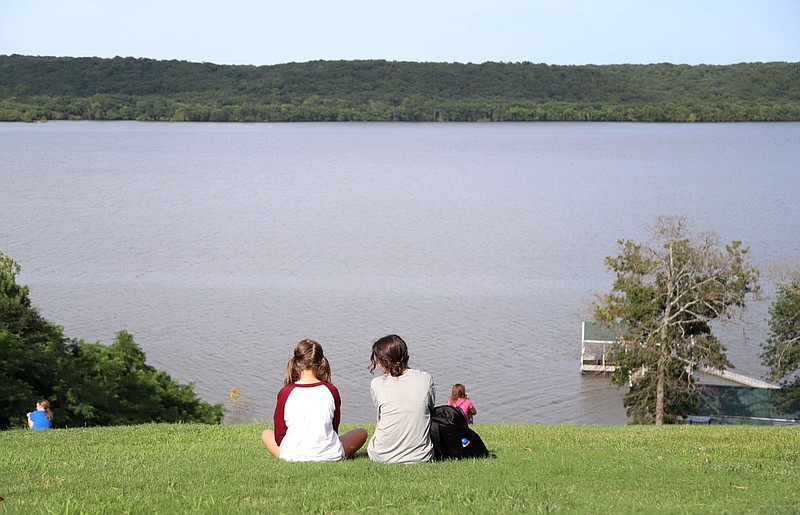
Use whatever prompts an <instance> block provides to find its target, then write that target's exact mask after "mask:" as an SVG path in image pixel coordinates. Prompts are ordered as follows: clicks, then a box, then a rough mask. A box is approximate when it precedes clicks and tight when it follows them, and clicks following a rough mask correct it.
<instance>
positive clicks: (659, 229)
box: [594, 217, 758, 424]
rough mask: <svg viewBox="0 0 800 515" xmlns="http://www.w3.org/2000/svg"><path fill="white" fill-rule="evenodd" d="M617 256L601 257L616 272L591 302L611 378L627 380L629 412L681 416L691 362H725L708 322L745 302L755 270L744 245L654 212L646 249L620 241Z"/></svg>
mask: <svg viewBox="0 0 800 515" xmlns="http://www.w3.org/2000/svg"><path fill="white" fill-rule="evenodd" d="M619 244H620V254H619V255H618V256H611V257H608V258H606V265H607V267H608V268H609V270H611V271H612V272H614V273H615V274H616V279H615V281H614V285H613V288H612V291H611V292H610V293H608V294H605V295H603V296H600V297H599V298H598V300H597V301H596V302H595V306H594V315H595V317H596V320H597V321H598V322H599V323H601V324H603V325H604V326H606V327H607V328H609V329H610V330H612V331H613V332H614V333H615V334H616V335H617V341H616V342H615V344H614V345H613V346H612V350H611V352H610V353H609V359H610V360H611V361H612V362H615V363H617V365H618V367H617V370H616V373H615V375H614V377H613V380H614V381H615V382H617V383H622V382H626V383H627V382H628V381H629V380H630V381H631V382H632V386H631V389H630V391H629V392H628V394H627V395H626V396H625V400H624V403H625V406H626V408H628V414H629V415H630V416H633V417H634V418H635V420H637V421H639V422H651V421H654V422H655V423H656V424H662V423H664V422H670V421H672V420H674V418H675V417H676V416H678V415H685V414H687V410H688V409H689V408H691V407H692V406H693V405H694V402H695V397H694V396H695V394H696V391H697V388H698V385H697V384H696V382H695V380H694V378H693V375H692V373H693V370H694V369H695V368H696V367H702V366H710V367H714V368H725V367H730V366H731V364H730V363H729V362H728V360H727V357H726V355H725V346H724V345H723V344H722V343H721V342H720V341H719V340H717V339H716V338H715V337H714V335H713V334H712V331H711V322H712V321H713V320H717V319H723V318H725V317H728V316H730V315H731V313H732V312H733V311H734V310H735V309H736V308H741V307H744V305H745V301H746V299H747V297H748V295H750V294H753V293H755V292H756V291H757V279H758V272H757V271H756V269H755V268H754V267H752V266H751V265H750V264H749V263H748V261H747V252H748V249H747V248H744V247H742V246H741V243H740V242H736V241H734V242H732V243H731V244H729V245H726V246H725V249H724V251H723V250H720V248H719V247H720V244H719V241H718V237H717V236H716V235H715V234H713V233H704V234H702V235H700V236H699V237H698V238H696V239H694V240H693V239H692V238H691V236H690V234H689V232H688V227H687V222H686V220H685V219H684V218H682V217H660V218H658V219H657V221H656V225H655V227H654V242H653V243H652V244H651V245H648V246H642V245H638V244H636V243H634V242H632V241H630V240H626V241H620V242H619Z"/></svg>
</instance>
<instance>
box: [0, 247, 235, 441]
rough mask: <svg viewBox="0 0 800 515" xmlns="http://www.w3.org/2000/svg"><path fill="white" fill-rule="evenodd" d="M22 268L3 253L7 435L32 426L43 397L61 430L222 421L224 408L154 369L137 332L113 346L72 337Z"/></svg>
mask: <svg viewBox="0 0 800 515" xmlns="http://www.w3.org/2000/svg"><path fill="white" fill-rule="evenodd" d="M19 270H20V267H19V265H18V264H17V263H16V262H14V261H13V260H12V259H11V258H10V257H8V256H5V255H3V253H2V252H0V430H2V429H7V428H11V427H26V418H25V414H26V413H27V412H29V411H32V410H34V409H35V405H36V403H37V402H38V401H39V400H41V399H47V400H49V401H50V404H51V406H52V408H53V412H54V414H55V420H54V421H53V423H54V425H55V427H80V426H109V425H127V424H141V423H146V422H203V423H209V424H217V423H220V422H221V421H222V418H223V415H224V409H223V407H222V405H221V404H215V405H211V404H209V403H207V402H204V401H202V400H200V399H199V398H198V396H197V395H196V394H195V392H194V389H193V387H192V385H191V384H189V385H183V384H179V383H177V382H176V381H174V380H173V379H172V378H171V377H170V376H169V374H167V373H166V372H164V371H162V370H157V369H155V368H154V367H152V366H151V365H148V364H147V363H146V362H145V355H144V352H143V351H142V349H141V347H139V346H138V345H137V344H136V343H135V342H134V340H133V336H132V335H131V334H130V333H128V332H126V331H120V332H119V333H117V337H116V339H115V341H114V343H112V344H111V345H103V344H101V343H88V342H85V341H83V340H76V339H72V338H68V337H67V336H66V335H65V334H64V332H63V329H62V328H61V327H60V326H58V325H55V324H53V323H51V322H49V321H47V320H45V319H44V318H43V317H42V316H41V314H39V312H38V310H37V309H36V308H35V307H34V306H32V305H31V301H30V297H29V295H28V287H27V286H22V285H19V284H17V282H16V276H17V274H18V273H19Z"/></svg>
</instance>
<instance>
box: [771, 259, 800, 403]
mask: <svg viewBox="0 0 800 515" xmlns="http://www.w3.org/2000/svg"><path fill="white" fill-rule="evenodd" d="M769 314H770V319H769V336H768V338H767V341H766V342H765V343H764V344H762V348H763V349H764V352H763V353H762V354H761V357H762V359H763V360H764V365H766V366H767V367H768V368H769V371H770V378H771V379H773V380H776V381H780V382H781V384H782V386H783V389H782V391H781V396H782V397H783V400H784V402H785V404H786V405H787V406H788V405H792V404H794V403H797V402H800V373H798V372H800V270H795V271H794V272H793V273H792V274H791V275H790V277H789V278H788V280H786V281H785V282H781V283H779V285H778V290H777V293H776V296H775V300H774V302H773V303H772V305H771V306H770V309H769Z"/></svg>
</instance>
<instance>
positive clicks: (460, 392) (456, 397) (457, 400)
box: [447, 383, 478, 424]
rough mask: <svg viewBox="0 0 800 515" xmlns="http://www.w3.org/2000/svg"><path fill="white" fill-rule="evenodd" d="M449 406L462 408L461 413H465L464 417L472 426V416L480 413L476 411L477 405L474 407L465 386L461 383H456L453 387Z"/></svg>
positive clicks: (448, 400)
mask: <svg viewBox="0 0 800 515" xmlns="http://www.w3.org/2000/svg"><path fill="white" fill-rule="evenodd" d="M447 405H448V406H455V407H456V408H461V411H463V412H464V415H465V416H466V417H467V423H469V424H472V416H473V415H475V414H476V413H478V410H476V409H475V405H473V404H472V401H471V400H469V395H467V390H466V388H464V385H463V384H461V383H456V384H454V385H453V391H452V393H451V394H450V398H449V399H447Z"/></svg>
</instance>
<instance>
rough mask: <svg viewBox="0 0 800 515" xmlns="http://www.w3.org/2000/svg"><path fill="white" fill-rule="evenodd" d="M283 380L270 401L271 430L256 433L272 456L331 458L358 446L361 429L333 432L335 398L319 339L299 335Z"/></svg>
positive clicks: (337, 404) (337, 403) (345, 455)
mask: <svg viewBox="0 0 800 515" xmlns="http://www.w3.org/2000/svg"><path fill="white" fill-rule="evenodd" d="M283 384H284V386H283V388H281V390H280V391H279V392H278V404H277V406H275V415H274V417H273V421H274V426H273V427H274V430H272V429H266V430H264V432H263V433H262V434H261V441H262V442H264V445H265V446H266V447H267V449H268V450H269V452H271V453H272V454H273V455H274V456H275V457H276V458H280V459H282V460H286V461H337V460H343V459H345V458H348V457H350V456H351V455H353V454H354V453H355V452H356V451H357V450H359V449H360V448H361V446H363V445H364V442H366V440H367V430H366V429H363V428H360V427H359V428H356V429H353V430H351V431H348V432H347V433H345V434H344V435H342V436H341V437H340V436H339V435H338V432H339V420H340V418H341V412H340V409H339V408H340V406H341V399H340V397H339V390H337V389H336V387H335V386H333V384H331V368H330V364H329V363H328V359H327V358H326V357H325V356H324V355H323V352H322V346H321V345H320V344H319V343H317V342H315V341H314V340H303V341H301V342H300V343H298V344H297V346H296V347H295V349H294V356H292V358H291V359H290V360H289V363H288V364H287V366H286V377H285V378H284V381H283Z"/></svg>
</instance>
